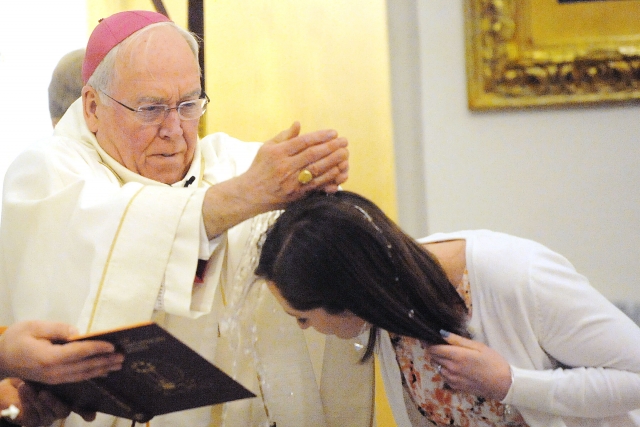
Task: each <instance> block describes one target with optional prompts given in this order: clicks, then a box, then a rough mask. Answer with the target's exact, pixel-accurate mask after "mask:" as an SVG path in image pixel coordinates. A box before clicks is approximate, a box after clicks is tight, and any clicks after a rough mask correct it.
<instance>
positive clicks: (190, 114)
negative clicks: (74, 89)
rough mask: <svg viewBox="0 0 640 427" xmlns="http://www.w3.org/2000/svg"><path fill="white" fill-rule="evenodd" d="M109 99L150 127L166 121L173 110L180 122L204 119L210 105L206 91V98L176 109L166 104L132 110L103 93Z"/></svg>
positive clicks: (182, 103)
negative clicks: (203, 116)
mask: <svg viewBox="0 0 640 427" xmlns="http://www.w3.org/2000/svg"><path fill="white" fill-rule="evenodd" d="M100 92H102V93H104V94H105V95H106V96H107V98H109V99H111V100H112V101H115V102H117V103H118V104H120V105H122V106H123V107H124V108H126V109H127V110H129V111H133V112H134V113H136V118H137V119H138V120H139V121H140V122H142V123H144V124H148V125H158V124H160V123H162V122H163V121H164V119H165V118H166V117H167V115H168V114H169V112H170V111H171V110H176V111H177V112H178V117H180V120H196V119H199V118H200V117H202V115H203V114H204V112H205V111H207V104H209V102H210V99H209V97H208V96H207V94H206V93H204V91H203V92H202V94H203V95H204V98H198V99H194V100H192V101H184V102H181V103H180V104H178V105H177V106H175V107H169V106H168V105H166V104H149V105H141V106H139V107H138V108H131V107H129V106H126V105H124V104H123V103H122V102H120V101H118V100H117V99H114V98H112V97H111V96H109V95H108V94H106V93H105V92H103V91H100Z"/></svg>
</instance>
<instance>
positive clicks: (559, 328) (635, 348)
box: [503, 246, 640, 418]
mask: <svg viewBox="0 0 640 427" xmlns="http://www.w3.org/2000/svg"><path fill="white" fill-rule="evenodd" d="M531 256H532V258H531V264H530V266H531V270H530V272H529V275H530V276H529V277H530V281H529V286H530V289H529V293H528V294H529V295H530V297H531V298H533V299H534V300H533V301H531V303H532V304H534V307H535V309H534V313H535V314H534V318H533V319H530V320H531V321H532V323H533V327H534V329H535V331H536V335H537V336H538V341H539V344H540V346H541V347H542V349H543V350H544V351H545V352H546V353H547V354H548V355H549V356H550V357H552V358H553V359H555V360H556V361H557V362H558V364H557V366H558V367H557V368H556V369H550V370H539V371H536V370H527V369H520V368H517V367H514V366H512V369H513V384H512V386H511V389H510V390H509V393H508V394H507V396H506V397H505V399H504V400H503V402H504V403H509V404H513V405H515V406H519V407H526V408H532V409H537V410H539V411H543V412H547V413H552V414H556V415H561V416H573V417H585V418H591V417H593V418H601V417H607V416H615V415H621V414H624V413H626V412H628V411H631V410H634V409H637V408H640V328H639V327H638V326H637V325H636V324H635V323H634V322H633V321H632V320H631V319H629V318H628V317H627V316H625V315H624V314H623V313H622V312H621V311H620V310H619V309H618V308H616V307H615V306H614V305H613V304H612V303H610V302H609V301H608V300H607V299H606V298H605V297H604V296H602V295H601V294H600V293H599V292H598V291H596V290H595V289H594V288H593V287H591V286H590V285H589V283H588V281H587V279H586V278H585V277H583V276H581V275H580V274H578V273H577V272H576V271H575V269H574V268H573V266H572V265H571V264H570V263H569V262H568V261H567V260H566V259H565V258H564V257H562V256H561V255H559V254H556V253H554V252H552V251H550V250H548V249H547V248H544V247H542V246H540V249H539V250H534V251H532V253H531Z"/></svg>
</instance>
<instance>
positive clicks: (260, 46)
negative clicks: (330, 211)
mask: <svg viewBox="0 0 640 427" xmlns="http://www.w3.org/2000/svg"><path fill="white" fill-rule="evenodd" d="M205 7H206V10H205V15H206V17H207V19H206V25H205V40H206V50H205V52H206V56H205V68H206V79H207V93H208V94H209V96H210V97H211V100H212V105H211V107H210V109H209V111H208V116H207V126H208V128H209V130H210V131H211V130H223V131H225V132H227V133H230V134H232V135H234V136H237V137H239V138H241V139H247V140H258V141H261V140H264V139H268V138H269V137H271V136H272V135H274V134H276V133H277V132H278V131H279V130H281V129H283V128H286V127H288V126H289V124H290V123H291V122H293V121H294V120H299V121H300V122H301V124H302V129H303V131H305V130H307V131H311V130H315V129H319V128H334V129H336V130H338V132H339V133H340V134H341V135H343V136H346V137H347V138H348V139H349V143H350V145H349V147H350V153H351V157H350V166H351V169H350V178H349V181H348V182H347V183H346V184H345V186H344V187H345V188H346V189H349V190H353V191H357V192H361V193H363V194H365V195H367V196H368V197H370V198H372V199H374V200H375V201H376V202H377V203H379V204H380V205H381V206H382V207H383V209H385V211H386V212H387V213H388V214H389V215H391V216H392V217H394V218H395V216H396V207H395V186H394V174H393V147H392V142H391V138H392V128H391V108H390V93H389V72H388V68H389V64H388V46H387V33H386V8H385V4H384V1H383V0H349V1H344V0H270V1H269V0H263V1H255V0H217V1H209V2H207V3H206V5H205Z"/></svg>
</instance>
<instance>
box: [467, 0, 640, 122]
mask: <svg viewBox="0 0 640 427" xmlns="http://www.w3.org/2000/svg"><path fill="white" fill-rule="evenodd" d="M570 7H572V9H558V10H556V9H557V8H570ZM605 8H607V9H605ZM554 13H556V14H557V13H563V14H566V17H567V19H572V21H571V22H572V23H575V22H578V23H579V22H581V21H580V20H582V19H590V20H594V19H595V20H600V21H603V20H606V21H607V22H610V21H612V22H613V24H615V23H616V22H620V28H618V27H617V26H616V25H610V24H607V25H609V26H610V27H611V28H612V29H609V30H607V31H604V30H602V29H601V28H599V27H598V26H597V25H587V26H586V27H587V28H586V29H585V28H583V29H582V32H583V33H582V34H578V36H575V34H574V35H573V37H564V36H562V37H561V36H559V35H557V34H556V33H561V32H563V31H566V30H565V29H564V28H563V26H562V25H560V26H558V25H556V26H555V27H554V28H555V30H554V31H555V32H556V33H554V31H550V34H546V35H545V34H544V33H545V32H546V28H545V26H547V25H548V24H547V23H546V22H545V21H544V20H545V19H547V16H552V15H553V14H554ZM612 13H613V16H612ZM536 14H539V15H540V14H541V15H542V16H539V15H536ZM616 14H618V15H619V16H616ZM558 16H564V15H558ZM618 18H619V19H618ZM623 21H624V22H623ZM534 22H535V28H534ZM591 22H593V21H591ZM596 22H597V21H596ZM625 23H626V24H625ZM603 25H604V24H603ZM568 26H570V25H568ZM465 27H466V28H465V30H466V60H467V91H468V102H469V108H470V109H471V110H487V109H500V108H524V107H535V106H557V105H571V104H581V105H588V104H593V103H602V102H621V101H627V102H628V101H631V100H638V99H640V1H637V0H630V1H599V2H593V1H591V2H584V3H580V4H577V3H572V4H562V5H560V4H559V3H558V2H557V0H465ZM622 27H624V28H623V31H620V34H615V32H616V31H619V30H620V29H621V28H622ZM635 27H637V28H635ZM558 29H559V30H558ZM603 33H607V34H604V35H603ZM540 34H543V36H540ZM539 36H540V37H539ZM542 39H543V40H542Z"/></svg>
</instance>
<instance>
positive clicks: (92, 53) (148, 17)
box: [82, 10, 171, 84]
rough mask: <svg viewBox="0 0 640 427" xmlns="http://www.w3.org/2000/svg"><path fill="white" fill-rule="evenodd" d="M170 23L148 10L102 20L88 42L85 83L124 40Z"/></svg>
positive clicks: (84, 67)
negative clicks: (148, 29) (161, 23)
mask: <svg viewBox="0 0 640 427" xmlns="http://www.w3.org/2000/svg"><path fill="white" fill-rule="evenodd" d="M169 21H171V20H170V19H169V18H167V17H166V16H164V15H163V14H161V13H157V12H151V11H148V10H129V11H125V12H119V13H116V14H113V15H111V16H110V17H108V18H104V19H101V20H100V21H99V23H98V25H97V26H96V28H95V29H94V30H93V32H92V33H91V36H90V37H89V42H87V51H86V53H85V56H84V62H83V63H82V80H83V81H84V83H85V84H86V83H87V81H88V80H89V77H91V75H92V74H93V72H94V71H95V70H96V68H97V67H98V65H100V63H101V62H102V60H103V59H104V57H105V56H106V55H107V53H109V51H110V50H111V49H113V48H114V47H115V46H116V45H117V44H118V43H120V42H121V41H122V40H124V39H126V38H127V37H129V36H130V35H131V34H133V33H135V32H136V31H138V30H140V29H142V28H144V27H146V26H147V25H151V24H155V23H156V22H169Z"/></svg>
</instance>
